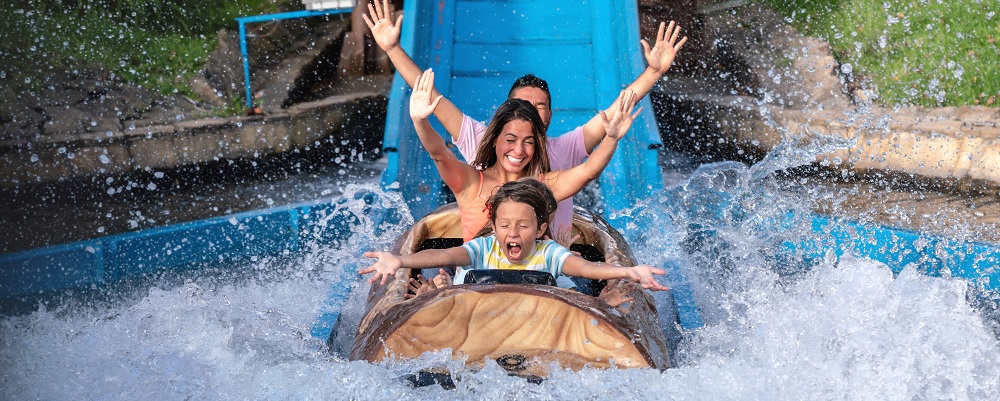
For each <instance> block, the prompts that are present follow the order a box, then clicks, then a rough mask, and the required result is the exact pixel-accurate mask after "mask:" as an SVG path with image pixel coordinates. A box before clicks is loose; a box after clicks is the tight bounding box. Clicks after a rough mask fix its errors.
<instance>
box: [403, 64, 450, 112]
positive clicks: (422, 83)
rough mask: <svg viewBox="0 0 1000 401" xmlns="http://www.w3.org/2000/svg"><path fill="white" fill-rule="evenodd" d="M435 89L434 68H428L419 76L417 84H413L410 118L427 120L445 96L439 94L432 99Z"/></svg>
mask: <svg viewBox="0 0 1000 401" xmlns="http://www.w3.org/2000/svg"><path fill="white" fill-rule="evenodd" d="M433 91H434V70H432V69H428V70H427V71H424V73H423V74H420V76H419V77H417V83H416V85H413V94H411V95H410V118H412V119H413V121H421V120H426V119H427V117H430V115H431V114H434V109H436V108H437V106H438V103H440V102H441V98H443V97H444V96H442V95H438V97H437V98H436V99H434V101H431V93H432V92H433Z"/></svg>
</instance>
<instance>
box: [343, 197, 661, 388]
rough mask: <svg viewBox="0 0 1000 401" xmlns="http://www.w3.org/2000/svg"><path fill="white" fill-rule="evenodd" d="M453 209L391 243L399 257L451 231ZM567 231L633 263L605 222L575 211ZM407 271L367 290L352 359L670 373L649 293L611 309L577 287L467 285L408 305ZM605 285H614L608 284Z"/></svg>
mask: <svg viewBox="0 0 1000 401" xmlns="http://www.w3.org/2000/svg"><path fill="white" fill-rule="evenodd" d="M457 221H458V220H457V213H456V209H454V207H453V206H445V207H443V208H441V209H439V210H437V211H435V212H434V213H432V214H431V215H429V216H428V217H426V218H424V219H421V220H420V221H418V222H417V223H416V224H414V226H413V227H412V228H411V229H410V230H409V231H408V232H407V233H405V234H404V235H403V236H401V237H400V239H399V241H397V244H396V247H395V249H394V250H393V251H394V252H395V253H398V254H405V253H411V252H414V251H416V250H417V249H419V245H420V243H421V242H422V241H423V240H424V239H427V238H443V237H450V236H452V235H455V233H456V231H455V228H456V227H455V224H456V223H457ZM573 225H574V231H575V232H576V233H577V234H580V235H581V237H582V238H583V241H585V243H589V244H593V245H595V246H597V248H598V249H600V250H601V251H602V252H603V253H604V255H605V259H606V261H607V262H608V263H611V264H616V265H623V266H629V265H633V264H634V259H633V258H632V255H631V250H629V248H628V245H627V244H625V242H624V240H623V239H622V238H621V235H620V234H618V233H617V232H616V231H614V230H613V229H611V228H610V226H608V225H607V223H606V222H604V221H603V220H600V218H597V217H595V216H592V215H589V214H588V213H585V212H580V211H578V213H577V216H575V218H574V224H573ZM410 274H411V272H410V271H409V270H408V269H401V270H400V271H399V272H397V274H396V276H395V277H394V278H393V279H392V281H391V282H390V283H387V284H386V285H382V286H373V287H372V290H371V292H370V293H369V298H368V309H367V312H366V313H365V316H364V318H363V319H362V321H361V324H360V325H359V329H358V333H357V335H356V337H355V342H354V347H353V350H352V352H351V358H352V359H357V360H367V361H371V362H379V361H382V360H385V359H388V358H396V359H410V358H416V357H419V356H420V355H421V354H423V353H425V352H432V351H440V350H445V349H450V350H451V353H452V356H453V357H454V358H464V359H465V361H466V366H467V367H469V368H473V369H475V368H478V367H481V366H482V365H483V363H484V361H486V360H494V361H497V362H498V363H499V364H500V366H502V367H504V368H506V369H507V370H508V371H510V372H511V373H513V374H518V375H524V376H546V375H547V374H548V369H549V367H550V366H551V364H552V363H553V362H555V363H556V364H558V365H559V366H561V367H563V368H567V369H573V370H578V369H582V368H587V367H590V368H612V367H615V368H642V367H652V368H659V369H665V368H667V367H668V365H669V362H668V355H667V350H666V346H665V342H664V340H663V335H662V331H661V330H660V329H659V327H658V325H657V321H658V318H657V314H656V309H655V307H654V306H653V302H652V297H651V296H650V295H649V294H648V293H647V292H645V291H635V292H633V293H632V294H630V295H631V296H633V297H634V298H635V300H634V301H632V302H630V303H628V304H625V305H623V306H621V307H619V308H613V307H611V306H609V305H608V304H606V303H605V302H604V301H602V300H600V299H598V298H596V297H593V296H590V295H585V294H582V293H579V292H576V291H571V290H565V289H561V288H558V287H551V286H540V285H525V284H520V285H513V284H466V285H457V286H454V287H451V288H448V289H441V290H436V291H432V292H430V293H427V294H423V295H421V296H419V297H415V298H413V299H406V298H405V295H406V292H407V287H406V282H407V280H408V278H409V277H410ZM609 285H616V283H614V282H612V283H609Z"/></svg>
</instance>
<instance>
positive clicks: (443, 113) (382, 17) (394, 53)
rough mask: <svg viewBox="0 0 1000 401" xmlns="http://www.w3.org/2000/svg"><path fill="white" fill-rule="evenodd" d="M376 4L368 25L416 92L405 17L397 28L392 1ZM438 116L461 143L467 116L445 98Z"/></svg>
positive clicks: (415, 69)
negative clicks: (402, 38) (403, 40)
mask: <svg viewBox="0 0 1000 401" xmlns="http://www.w3.org/2000/svg"><path fill="white" fill-rule="evenodd" d="M373 3H374V6H373V5H372V4H369V5H368V11H369V12H370V13H371V15H372V17H371V18H369V17H368V15H364V19H365V23H366V24H368V28H369V29H371V31H372V37H374V38H375V43H377V44H378V47H380V48H382V50H383V51H385V52H386V54H388V55H389V60H390V61H392V65H393V66H394V67H396V72H398V73H399V75H400V76H402V77H403V80H404V81H406V84H407V85H410V88H413V85H414V84H415V83H416V82H417V78H418V77H420V74H422V73H423V71H421V70H420V67H418V66H417V63H415V62H413V59H412V58H410V55H409V54H406V51H405V50H403V47H402V46H400V45H399V34H400V30H401V28H400V27H401V26H402V23H403V16H402V15H400V16H399V18H396V23H395V24H394V23H393V22H392V20H391V19H390V17H391V16H392V15H391V13H390V12H389V2H388V0H382V4H379V0H375V1H373ZM372 19H374V21H372ZM438 95H440V93H438V91H437V89H436V88H435V89H434V92H433V93H432V94H431V98H432V99H434V98H436V97H437V96H438ZM434 116H436V117H437V118H438V121H440V122H441V125H443V126H444V129H445V130H446V131H448V134H450V135H451V139H452V141H456V140H458V134H459V132H460V131H461V129H462V119H463V118H464V116H465V114H464V113H462V111H461V110H459V109H458V107H457V106H455V104H454V103H452V102H451V101H450V100H448V98H447V97H445V98H442V99H441V103H440V104H439V105H438V106H437V108H436V109H435V110H434ZM598 124H600V122H598Z"/></svg>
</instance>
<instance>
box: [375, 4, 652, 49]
mask: <svg viewBox="0 0 1000 401" xmlns="http://www.w3.org/2000/svg"><path fill="white" fill-rule="evenodd" d="M373 3H374V4H375V6H374V7H372V5H371V4H369V5H368V12H369V13H371V15H372V16H371V18H368V14H363V15H362V16H363V18H364V19H365V24H366V25H368V29H371V31H372V37H373V38H375V43H377V44H378V47H380V48H382V50H384V51H389V49H392V48H394V47H396V46H399V31H400V25H401V24H402V23H403V16H402V15H400V16H399V17H398V18H396V23H395V24H393V23H392V19H390V17H391V16H392V10H391V9H390V8H389V0H382V4H381V5H379V3H378V0H375V1H374V2H373ZM372 20H374V21H375V22H372ZM662 30H663V28H662V27H661V28H660V31H661V32H662ZM657 43H659V42H657Z"/></svg>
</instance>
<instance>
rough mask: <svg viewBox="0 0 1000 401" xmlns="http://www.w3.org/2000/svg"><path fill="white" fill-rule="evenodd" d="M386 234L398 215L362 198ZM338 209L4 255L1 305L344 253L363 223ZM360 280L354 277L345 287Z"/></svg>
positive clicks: (291, 211)
mask: <svg viewBox="0 0 1000 401" xmlns="http://www.w3.org/2000/svg"><path fill="white" fill-rule="evenodd" d="M356 198H358V199H363V200H364V201H365V203H366V204H367V205H376V206H367V210H365V211H364V213H365V214H366V215H367V218H368V219H370V220H371V221H373V222H374V226H375V227H380V226H381V223H382V222H383V221H386V222H389V223H393V222H398V221H399V219H398V217H397V215H395V214H393V213H396V212H397V211H396V210H395V209H385V208H381V207H377V200H378V197H377V196H376V195H375V194H370V193H363V194H358V195H356ZM345 202H346V200H340V201H338V202H329V201H326V202H323V201H317V202H312V203H303V204H298V205H291V206H282V207H276V208H272V209H265V210H254V211H250V212H245V213H239V214H234V215H231V216H223V217H216V218H211V219H205V220H198V221H193V222H188V223H182V224H175V225H172V226H166V227H159V228H154V229H149V230H142V231H137V232H133V233H127V234H119V235H112V236H107V237H103V238H97V239H92V240H87V241H79V242H74V243H69V244H64V245H58V246H51V247H46V248H41V249H36V250H31V251H25V252H19V253H13V254H7V255H0V301H2V300H5V299H12V298H16V297H22V296H29V295H41V294H49V293H53V292H57V291H61V290H66V289H74V288H92V287H98V286H103V285H106V284H113V283H115V282H117V281H119V280H121V279H123V278H126V277H134V276H136V275H141V274H146V273H156V272H162V271H166V270H176V269H184V268H191V267H197V266H199V265H201V264H210V263H214V264H218V263H231V262H234V261H242V260H249V259H250V258H251V257H253V256H276V255H282V254H292V253H295V252H297V251H299V250H300V247H301V246H302V244H307V243H310V242H316V243H320V244H327V245H330V246H337V244H339V243H341V242H342V241H344V240H346V239H347V238H348V237H349V236H350V235H352V234H353V231H352V229H351V228H352V225H354V224H356V222H357V221H358V216H356V215H354V214H353V213H352V212H350V211H349V210H348V209H347V208H345V207H343V206H342V205H343V204H344V203H345ZM354 276H357V274H356V273H354V271H348V272H347V274H346V275H345V280H353V278H354Z"/></svg>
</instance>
